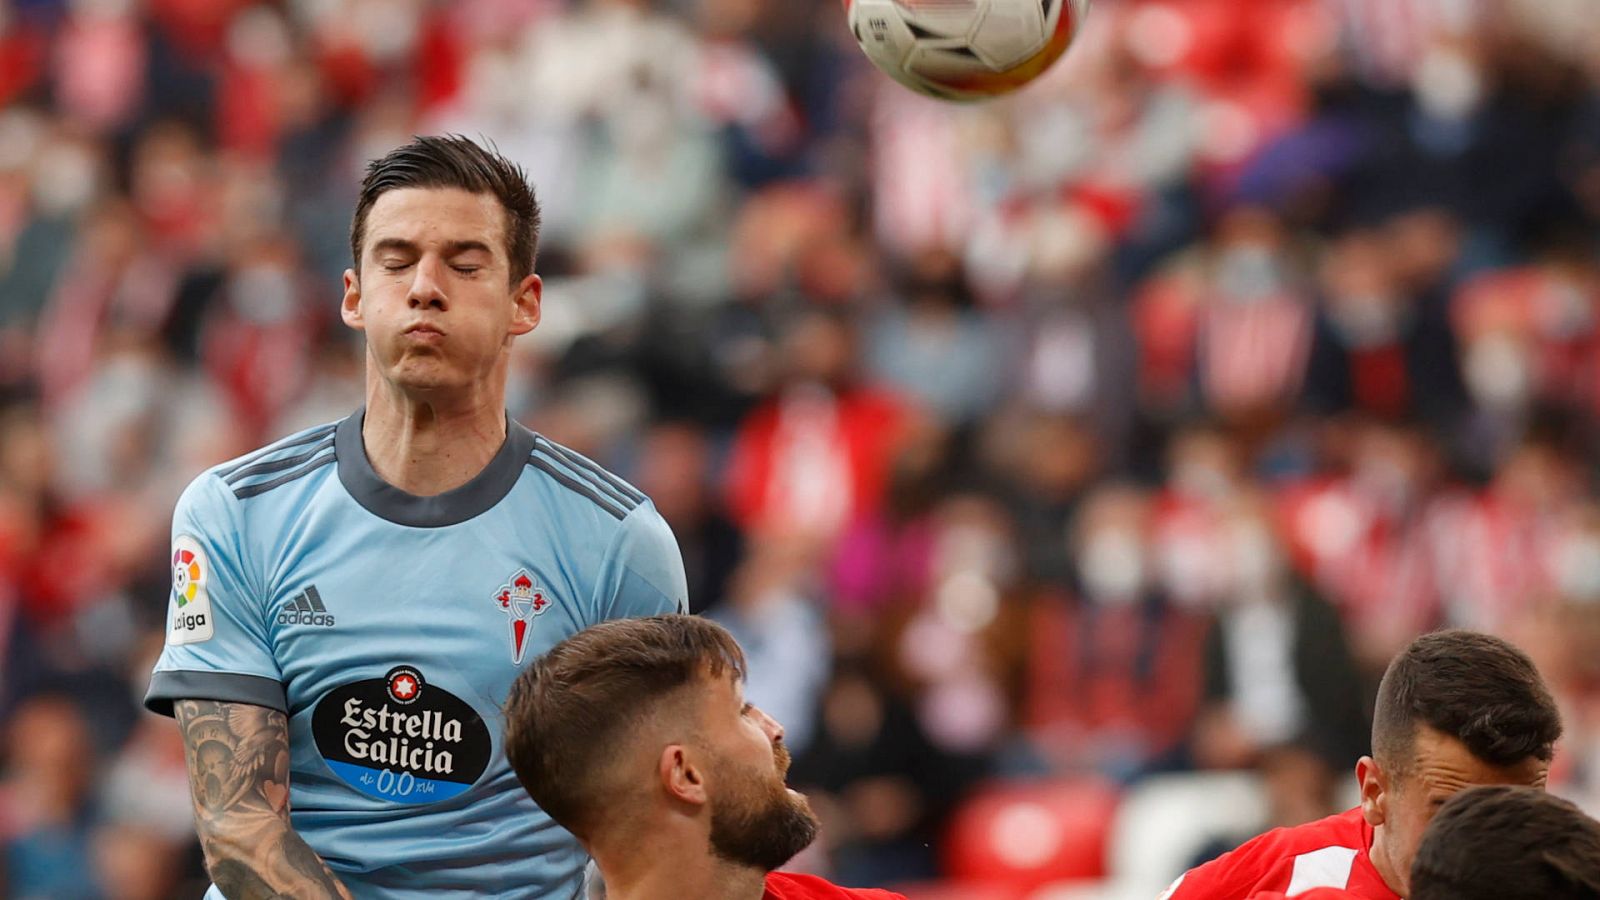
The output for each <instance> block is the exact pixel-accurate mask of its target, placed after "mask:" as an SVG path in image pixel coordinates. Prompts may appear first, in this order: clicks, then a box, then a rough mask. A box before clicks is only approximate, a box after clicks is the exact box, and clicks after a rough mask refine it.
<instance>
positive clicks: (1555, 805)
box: [1408, 787, 1600, 900]
mask: <svg viewBox="0 0 1600 900" xmlns="http://www.w3.org/2000/svg"><path fill="white" fill-rule="evenodd" d="M1408 896H1409V897H1410V898H1411V900H1596V898H1600V822H1596V821H1595V820H1594V819H1591V818H1589V817H1588V816H1586V815H1584V814H1583V811H1582V810H1580V809H1578V808H1577V807H1576V806H1573V805H1572V804H1571V803H1568V802H1567V801H1565V800H1561V799H1559V798H1556V797H1552V796H1550V795H1549V794H1546V793H1545V792H1543V791H1536V790H1531V789H1529V788H1517V787H1478V788H1470V789H1468V790H1465V791H1462V792H1461V793H1459V794H1457V795H1456V796H1454V797H1452V798H1450V800H1449V801H1448V802H1446V803H1445V805H1444V806H1443V807H1442V808H1440V810H1439V814H1438V815H1436V816H1434V817H1433V822H1432V823H1430V824H1429V825H1428V830H1427V831H1426V832H1425V833H1424V834H1423V836H1422V845H1421V846H1420V847H1418V848H1417V858H1416V860H1415V861H1414V862H1412V864H1411V893H1410V894H1409V895H1408Z"/></svg>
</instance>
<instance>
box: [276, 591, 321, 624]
mask: <svg viewBox="0 0 1600 900" xmlns="http://www.w3.org/2000/svg"><path fill="white" fill-rule="evenodd" d="M278 624H279V625H318V626H321V627H323V628H332V627H333V613H330V612H328V608H327V607H326V606H323V605H322V595H321V594H319V593H317V588H316V586H315V585H313V586H311V587H308V588H306V589H305V590H303V591H301V592H300V593H298V594H296V595H294V597H293V598H292V599H290V601H289V602H288V603H287V604H285V605H284V608H283V611H282V612H279V613H278Z"/></svg>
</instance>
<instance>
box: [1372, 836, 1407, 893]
mask: <svg viewBox="0 0 1600 900" xmlns="http://www.w3.org/2000/svg"><path fill="white" fill-rule="evenodd" d="M1367 858H1368V859H1370V860H1372V867H1373V868H1374V869H1377V870H1378V877H1379V878H1382V879H1383V883H1384V884H1386V885H1388V886H1389V890H1391V891H1394V892H1395V894H1396V895H1398V896H1401V897H1404V896H1405V892H1404V890H1403V888H1404V887H1405V885H1403V884H1401V883H1400V875H1399V873H1398V871H1397V870H1396V869H1395V865H1394V861H1393V860H1391V859H1390V858H1389V851H1388V845H1387V844H1385V843H1384V842H1383V826H1382V825H1374V826H1373V827H1372V846H1371V847H1369V848H1367Z"/></svg>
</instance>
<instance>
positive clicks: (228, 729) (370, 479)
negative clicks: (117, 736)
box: [146, 138, 686, 900]
mask: <svg viewBox="0 0 1600 900" xmlns="http://www.w3.org/2000/svg"><path fill="white" fill-rule="evenodd" d="M538 229H539V207H538V204H537V203H536V202H535V200H534V196H533V191H532V189H531V188H530V187H529V186H528V183H527V180H526V177H525V176H524V175H523V173H522V171H521V170H520V169H518V168H517V166H516V165H515V164H513V163H511V162H509V161H508V160H506V159H504V158H502V157H500V156H499V155H497V154H495V153H492V152H490V151H487V150H485V149H483V148H481V147H479V146H477V145H475V144H473V143H472V142H470V141H467V140H465V139H463V138H419V139H417V140H416V141H414V142H412V143H411V144H408V145H406V146H404V147H401V148H399V149H396V150H394V151H393V152H391V153H389V154H388V155H387V156H385V157H383V158H382V159H379V160H377V161H375V162H373V163H372V164H371V165H370V166H369V168H368V170H367V177H366V179H365V181H364V182H363V184H362V190H361V195H360V199H359V201H358V203H357V206H356V211H355V216H354V221H353V224H352V226H351V234H350V245H351V253H352V256H353V267H352V268H351V269H350V270H348V271H347V272H345V275H344V299H343V303H342V306H341V312H342V314H343V318H344V321H345V323H346V324H347V325H349V326H350V327H351V328H353V329H355V330H357V331H359V332H361V333H362V334H363V335H364V337H365V342H366V405H365V407H364V408H363V409H360V410H357V411H356V412H354V413H353V414H351V415H350V416H349V417H348V418H345V419H344V420H342V421H339V422H336V423H332V424H329V425H325V426H322V427H319V428H313V429H310V430H308V431H305V432H302V433H300V434H297V435H293V436H291V437H288V438H285V439H284V440H281V441H279V442H277V443H275V444H272V445H271V446H268V447H266V448H265V449H263V450H260V451H258V452H256V453H253V454H250V455H248V456H246V457H244V458H242V459H239V460H236V461H234V462H231V463H227V464H225V465H222V466H218V467H217V468H215V469H212V470H210V471H208V472H206V473H204V474H202V475H201V476H200V477H199V478H197V479H195V481H194V483H193V484H191V485H190V486H189V488H188V490H187V491H185V492H184V495H183V497H182V498H181V499H180V500H179V501H178V507H177V510H176V512H175V513H174V515H173V565H174V583H173V592H172V601H171V607H170V609H169V612H168V622H167V629H168V630H167V642H166V648H165V650H164V652H163V653H162V655H161V658H160V660H159V661H158V662H157V664H156V668H155V673H154V675H153V676H152V678H151V684H150V692H149V695H148V697H147V698H146V703H147V704H148V705H149V706H150V708H151V709H154V710H156V711H158V712H162V713H167V714H173V715H176V717H177V720H178V725H179V727H180V729H181V730H182V734H183V741H184V746H185V748H186V751H187V757H188V763H189V776H190V785H191V788H192V790H193V794H194V807H195V820H196V826H197V830H198V832H199V837H200V843H201V846H202V848H203V849H204V851H205V858H206V865H207V869H208V870H209V872H210V874H211V877H212V880H213V882H214V885H215V886H214V887H213V889H212V890H211V891H210V893H208V895H207V896H208V898H213V900H215V898H218V897H223V896H225V897H227V898H229V900H248V898H255V897H280V896H281V897H297V898H323V897H385V898H390V897H394V898H407V897H437V896H441V895H444V894H448V895H450V896H471V897H508V898H509V897H526V898H568V897H572V896H574V895H575V894H577V893H578V892H579V891H580V889H581V882H582V873H583V869H584V865H585V862H586V858H585V855H584V853H583V850H582V848H581V847H579V846H578V844H577V842H576V841H574V840H573V839H572V837H571V835H569V834H567V833H566V832H565V831H563V830H562V829H561V828H560V827H559V826H557V825H556V824H555V823H554V822H552V821H551V820H550V818H549V817H548V816H546V815H544V814H543V813H542V812H540V811H539V809H538V808H537V807H535V806H534V804H533V803H532V801H530V800H529V799H528V796H527V794H526V793H524V792H523V790H522V789H521V788H520V787H519V786H518V784H517V780H516V777H515V776H514V775H513V774H512V772H511V769H510V768H509V767H508V766H507V765H506V764H505V761H504V756H503V754H502V753H501V752H500V751H501V735H500V726H499V722H500V719H499V716H498V710H499V707H500V704H501V703H502V702H503V701H504V699H505V697H506V694H507V692H508V691H509V690H510V687H511V683H512V681H513V680H514V679H515V678H516V676H517V674H518V673H519V672H520V671H521V670H522V669H523V668H524V667H525V666H526V665H527V664H528V663H529V662H531V661H532V660H533V659H535V658H537V657H538V656H539V654H540V653H542V652H544V651H545V650H546V649H548V648H549V647H551V646H552V645H554V644H555V643H556V642H557V641H559V640H561V639H562V638H564V637H566V636H568V635H571V634H574V633H576V632H578V631H580V630H582V629H583V628H584V627H586V626H588V625H592V624H594V623H596V622H600V621H603V620H606V619H611V618H615V617H619V616H629V615H650V614H655V613H661V612H668V611H674V610H680V609H683V608H684V606H685V600H686V597H685V594H686V589H685V586H684V571H683V562H682V559H681V557H680V556H679V555H678V550H677V544H676V542H675V541H674V539H673V536H672V533H671V532H670V531H669V530H668V528H667V525H666V523H665V521H663V519H662V518H661V516H660V515H659V514H657V512H656V511H655V508H654V507H653V506H652V505H651V503H650V502H649V500H647V499H646V498H645V497H644V496H643V495H642V494H640V493H639V492H638V491H637V490H635V489H634V488H633V487H631V486H629V485H628V484H626V483H624V482H623V481H621V480H620V479H618V478H616V477H615V476H613V475H611V474H610V473H608V472H606V471H604V470H603V469H601V468H600V467H599V466H597V465H595V464H594V463H592V462H590V461H588V460H586V459H584V458H583V457H581V456H578V455H577V454H575V453H572V452H571V451H568V450H566V449H564V448H562V447H560V446H557V445H555V444H553V443H551V442H550V441H548V440H545V439H544V438H543V437H540V436H538V435H536V434H534V433H533V432H531V431H529V430H527V429H526V428H523V427H522V426H520V425H518V424H516V423H515V422H512V421H510V419H509V417H508V416H507V414H506V409H505V392H506V373H507V364H508V357H509V353H510V349H511V343H512V341H513V340H514V339H515V338H516V337H517V336H519V335H523V334H526V333H528V332H530V331H532V330H533V329H534V327H535V326H536V325H537V324H538V323H539V312H540V296H541V295H540V291H541V285H540V280H539V276H538V275H536V274H534V272H533V264H534V252H535V249H536V245H537V241H538Z"/></svg>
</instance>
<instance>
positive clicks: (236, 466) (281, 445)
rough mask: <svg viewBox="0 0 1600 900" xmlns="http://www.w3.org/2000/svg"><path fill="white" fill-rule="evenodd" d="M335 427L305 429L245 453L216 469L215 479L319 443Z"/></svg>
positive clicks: (334, 425) (321, 426)
mask: <svg viewBox="0 0 1600 900" xmlns="http://www.w3.org/2000/svg"><path fill="white" fill-rule="evenodd" d="M337 425H338V423H333V424H329V425H318V426H317V427H315V428H311V429H307V430H306V431H302V432H300V433H299V434H291V435H289V436H288V437H286V438H284V439H282V440H280V441H278V442H277V443H275V444H268V445H267V446H265V447H263V448H261V449H260V450H256V451H254V452H252V453H247V454H245V455H244V456H243V457H241V458H239V459H237V460H235V461H234V462H233V464H232V465H228V464H226V463H224V466H225V468H219V469H217V477H219V478H223V479H226V478H228V477H229V476H230V475H232V474H233V473H235V472H237V471H239V470H240V469H243V468H245V467H246V466H251V465H254V464H255V463H258V462H261V461H262V460H264V459H266V458H267V457H269V456H271V455H273V454H274V453H277V452H279V451H282V450H290V449H293V448H295V447H303V446H305V445H306V444H310V443H313V442H316V441H319V440H321V439H322V438H325V437H327V436H328V435H330V434H333V430H334V428H335V427H337Z"/></svg>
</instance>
